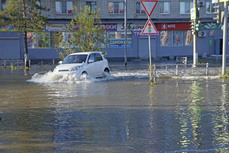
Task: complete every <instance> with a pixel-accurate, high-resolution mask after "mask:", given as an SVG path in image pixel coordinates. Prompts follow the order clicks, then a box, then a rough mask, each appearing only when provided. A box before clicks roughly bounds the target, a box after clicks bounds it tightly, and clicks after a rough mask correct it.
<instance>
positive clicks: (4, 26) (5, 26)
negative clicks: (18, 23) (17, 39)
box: [0, 25, 15, 31]
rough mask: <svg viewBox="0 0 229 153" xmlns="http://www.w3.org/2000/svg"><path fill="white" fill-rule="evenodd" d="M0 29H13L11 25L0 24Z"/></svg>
mask: <svg viewBox="0 0 229 153" xmlns="http://www.w3.org/2000/svg"><path fill="white" fill-rule="evenodd" d="M0 30H3V31H4V30H6V31H8V30H9V31H13V30H15V29H14V26H13V25H0Z"/></svg>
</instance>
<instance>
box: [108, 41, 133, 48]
mask: <svg viewBox="0 0 229 153" xmlns="http://www.w3.org/2000/svg"><path fill="white" fill-rule="evenodd" d="M124 47H125V39H110V48H124ZM127 47H128V48H130V47H132V39H127Z"/></svg>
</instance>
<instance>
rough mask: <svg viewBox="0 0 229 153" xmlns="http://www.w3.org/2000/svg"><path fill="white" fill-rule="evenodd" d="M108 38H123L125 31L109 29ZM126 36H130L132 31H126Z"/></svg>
mask: <svg viewBox="0 0 229 153" xmlns="http://www.w3.org/2000/svg"><path fill="white" fill-rule="evenodd" d="M108 38H109V39H120V38H125V32H123V31H111V32H108ZM127 38H132V33H131V32H130V31H127Z"/></svg>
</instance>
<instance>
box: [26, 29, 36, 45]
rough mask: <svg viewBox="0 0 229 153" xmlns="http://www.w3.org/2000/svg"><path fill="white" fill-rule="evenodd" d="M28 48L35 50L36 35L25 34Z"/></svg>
mask: <svg viewBox="0 0 229 153" xmlns="http://www.w3.org/2000/svg"><path fill="white" fill-rule="evenodd" d="M27 43H28V48H37V33H36V32H27Z"/></svg>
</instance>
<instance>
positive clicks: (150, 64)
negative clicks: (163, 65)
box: [148, 35, 153, 83]
mask: <svg viewBox="0 0 229 153" xmlns="http://www.w3.org/2000/svg"><path fill="white" fill-rule="evenodd" d="M148 39H149V70H150V72H149V74H150V75H149V76H150V82H151V83H153V78H152V77H153V76H152V60H151V43H150V35H149V36H148Z"/></svg>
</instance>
